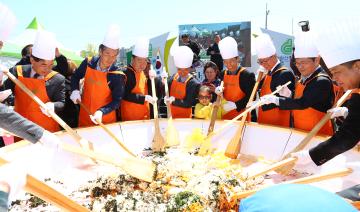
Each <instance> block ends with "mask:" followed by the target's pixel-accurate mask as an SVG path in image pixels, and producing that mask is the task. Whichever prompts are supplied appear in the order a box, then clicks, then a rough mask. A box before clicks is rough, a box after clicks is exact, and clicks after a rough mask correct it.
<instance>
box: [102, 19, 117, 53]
mask: <svg viewBox="0 0 360 212" xmlns="http://www.w3.org/2000/svg"><path fill="white" fill-rule="evenodd" d="M119 36H120V27H119V25H117V24H112V25H110V26H109V28H108V30H107V32H106V34H105V37H104V40H103V42H102V44H103V45H104V46H106V47H108V48H110V49H119V48H120V44H119Z"/></svg>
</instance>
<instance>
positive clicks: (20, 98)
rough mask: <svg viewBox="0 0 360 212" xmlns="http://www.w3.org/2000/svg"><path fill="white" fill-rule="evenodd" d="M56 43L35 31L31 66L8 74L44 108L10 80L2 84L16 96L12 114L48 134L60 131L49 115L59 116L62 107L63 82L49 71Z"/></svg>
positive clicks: (19, 68)
mask: <svg viewBox="0 0 360 212" xmlns="http://www.w3.org/2000/svg"><path fill="white" fill-rule="evenodd" d="M55 48H56V41H55V36H54V34H52V33H50V32H47V31H42V30H40V31H38V33H37V35H36V38H35V42H34V46H33V50H32V54H31V58H30V62H31V65H23V66H15V67H14V68H12V69H10V72H11V73H12V74H13V75H14V76H15V77H17V78H18V79H19V80H20V81H21V82H22V83H23V84H25V86H26V87H27V88H29V89H30V90H32V91H33V92H34V94H35V95H36V96H37V97H38V98H40V99H41V100H42V101H43V102H44V103H45V105H46V108H39V106H38V104H37V103H36V102H35V101H33V100H32V99H31V98H30V97H29V96H28V95H27V94H26V93H25V92H23V91H22V90H21V89H20V88H19V87H18V86H17V85H15V84H14V83H13V82H12V81H11V80H10V79H7V80H6V81H5V83H4V86H5V89H11V90H12V91H13V93H14V95H15V111H16V112H18V113H19V114H21V115H22V116H24V117H25V118H27V119H29V120H30V121H33V122H34V123H36V124H38V125H40V126H42V127H43V128H45V129H46V130H48V131H51V132H55V131H58V130H60V128H59V125H58V123H57V122H56V121H54V120H53V119H52V118H51V117H50V115H49V113H48V111H50V110H51V111H54V112H60V111H61V110H62V109H63V108H64V104H65V78H64V77H63V76H62V75H61V74H58V73H57V72H55V71H53V70H52V66H53V62H54V58H55Z"/></svg>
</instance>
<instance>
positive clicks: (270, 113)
mask: <svg viewBox="0 0 360 212" xmlns="http://www.w3.org/2000/svg"><path fill="white" fill-rule="evenodd" d="M282 70H286V68H284V67H283V68H279V69H278V70H276V71H274V73H276V72H278V71H282ZM274 73H273V74H274ZM271 80H272V76H270V75H266V76H265V79H264V83H263V85H262V87H261V92H260V97H262V96H264V95H267V94H271V93H272V90H271V87H270V84H271ZM258 116H259V117H258V123H260V124H270V125H275V126H282V127H289V126H290V110H280V109H279V108H277V107H276V108H273V109H271V110H267V111H263V109H262V108H261V107H259V115H258Z"/></svg>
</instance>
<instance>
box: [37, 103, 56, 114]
mask: <svg viewBox="0 0 360 212" xmlns="http://www.w3.org/2000/svg"><path fill="white" fill-rule="evenodd" d="M45 106H46V108H43V107H41V106H40V109H41V112H42V113H43V114H45V115H47V116H48V117H51V115H50V111H52V112H55V104H54V103H52V102H46V103H45Z"/></svg>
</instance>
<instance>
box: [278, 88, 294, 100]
mask: <svg viewBox="0 0 360 212" xmlns="http://www.w3.org/2000/svg"><path fill="white" fill-rule="evenodd" d="M279 87H280V85H279V86H277V87H276V89H278V88H279ZM279 95H280V96H283V97H286V98H290V97H291V95H292V92H291V91H290V89H289V88H288V87H287V86H284V87H282V89H281V90H280V91H279Z"/></svg>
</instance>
